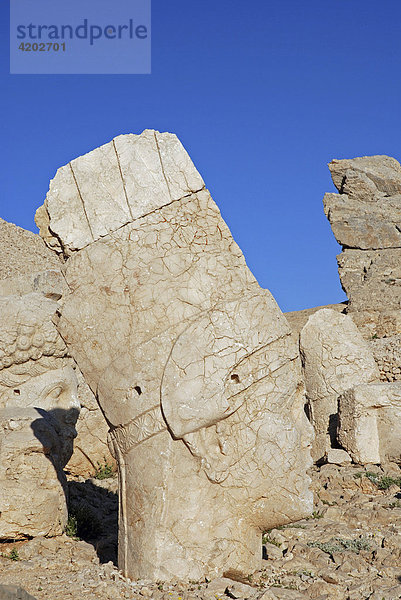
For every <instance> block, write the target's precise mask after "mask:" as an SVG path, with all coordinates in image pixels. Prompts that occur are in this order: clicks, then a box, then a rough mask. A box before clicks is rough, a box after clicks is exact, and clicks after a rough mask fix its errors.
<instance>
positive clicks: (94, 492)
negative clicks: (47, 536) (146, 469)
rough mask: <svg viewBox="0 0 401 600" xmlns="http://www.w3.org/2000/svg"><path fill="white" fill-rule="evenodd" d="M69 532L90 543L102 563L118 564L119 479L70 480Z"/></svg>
mask: <svg viewBox="0 0 401 600" xmlns="http://www.w3.org/2000/svg"><path fill="white" fill-rule="evenodd" d="M68 515H69V516H68V524H67V531H66V533H67V535H69V536H71V537H75V538H79V539H81V540H84V541H85V542H87V543H89V544H91V545H92V546H93V547H94V548H95V550H96V553H97V555H98V557H99V560H100V562H101V563H107V562H109V561H112V562H113V563H114V564H115V565H117V540H118V493H117V480H116V479H114V478H113V479H109V480H103V481H97V480H96V479H88V480H86V481H82V482H81V481H69V482H68Z"/></svg>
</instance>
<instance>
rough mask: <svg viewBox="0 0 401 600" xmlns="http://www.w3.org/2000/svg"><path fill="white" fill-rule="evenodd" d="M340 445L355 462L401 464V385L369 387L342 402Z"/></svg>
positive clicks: (349, 393) (354, 391) (352, 392)
mask: <svg viewBox="0 0 401 600" xmlns="http://www.w3.org/2000/svg"><path fill="white" fill-rule="evenodd" d="M338 436H339V440H340V442H341V444H342V445H343V446H344V448H346V450H348V452H349V453H350V455H351V456H352V458H353V460H354V462H356V463H359V464H368V463H376V464H379V463H386V462H395V463H399V464H400V463H401V444H400V440H401V383H400V382H396V383H369V384H364V385H359V386H356V387H355V388H353V389H350V390H347V391H346V392H345V393H344V394H342V395H341V396H340V398H339V431H338Z"/></svg>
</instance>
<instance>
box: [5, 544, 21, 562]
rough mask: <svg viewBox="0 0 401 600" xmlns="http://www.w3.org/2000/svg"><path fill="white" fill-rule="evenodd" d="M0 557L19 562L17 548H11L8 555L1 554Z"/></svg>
mask: <svg viewBox="0 0 401 600" xmlns="http://www.w3.org/2000/svg"><path fill="white" fill-rule="evenodd" d="M1 556H2V557H3V558H9V559H10V560H15V561H16V560H19V554H18V550H17V548H16V547H15V546H14V548H12V549H11V550H10V552H9V553H8V554H5V553H4V552H2V553H1Z"/></svg>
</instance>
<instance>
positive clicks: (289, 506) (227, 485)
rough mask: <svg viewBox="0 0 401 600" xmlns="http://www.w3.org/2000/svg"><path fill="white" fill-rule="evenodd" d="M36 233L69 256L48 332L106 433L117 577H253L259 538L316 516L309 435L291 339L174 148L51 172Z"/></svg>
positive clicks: (132, 143) (168, 143) (144, 149)
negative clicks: (115, 467)
mask: <svg viewBox="0 0 401 600" xmlns="http://www.w3.org/2000/svg"><path fill="white" fill-rule="evenodd" d="M38 221H39V223H42V224H43V225H42V235H44V237H45V238H46V237H47V238H48V236H49V227H48V225H50V230H51V231H53V232H55V233H56V234H57V240H58V243H59V244H60V248H61V249H62V252H63V254H64V255H65V256H69V258H68V260H67V262H66V265H65V275H66V280H67V283H68V286H69V289H70V294H69V295H66V296H65V297H64V298H63V300H64V305H63V308H62V311H61V316H60V319H59V321H58V324H57V326H58V329H59V331H60V332H61V334H62V336H63V338H64V340H65V341H66V343H67V346H68V349H69V352H70V353H71V355H72V356H73V357H74V359H75V360H76V362H77V363H78V365H79V367H80V369H81V371H82V373H83V375H84V377H85V380H86V381H87V382H88V383H89V385H90V387H91V389H92V391H93V392H95V393H96V396H97V398H98V399H99V402H100V404H101V406H102V410H103V411H104V413H105V415H106V418H107V420H108V422H109V423H110V425H111V436H110V445H111V446H112V447H113V449H114V452H115V455H116V457H117V460H118V464H119V476H120V489H121V504H120V523H119V564H120V567H121V568H122V569H123V570H124V571H125V572H126V573H127V574H128V575H129V576H130V577H132V578H141V577H148V578H151V579H153V580H168V579H172V578H174V577H177V578H179V579H184V580H185V579H186V580H188V579H193V580H198V579H199V578H201V577H202V576H204V575H205V574H207V573H213V574H214V575H220V574H222V573H223V572H225V573H229V572H236V573H242V574H249V573H250V572H252V571H253V570H254V569H256V568H257V566H258V565H259V561H260V536H261V533H262V531H263V530H265V529H267V528H270V527H273V526H275V525H280V524H283V523H288V522H289V521H292V520H296V519H299V518H301V517H302V516H305V515H307V514H309V513H310V511H311V508H312V496H311V493H310V491H309V483H310V480H309V478H308V477H307V476H306V469H307V468H308V467H309V465H310V464H311V459H310V444H311V435H312V433H311V427H310V425H309V423H308V421H307V419H306V417H305V414H304V411H303V405H304V394H303V386H302V384H301V376H300V369H299V361H298V352H297V349H296V347H295V345H294V344H293V342H292V340H291V332H290V328H289V326H288V324H287V322H286V320H285V318H284V316H283V315H282V313H281V311H280V310H279V308H278V306H277V304H276V303H275V301H274V299H273V298H272V296H271V294H270V293H269V292H268V291H267V290H262V289H261V288H260V287H259V285H258V283H257V281H256V280H255V278H254V277H253V276H252V274H251V273H250V271H249V269H248V268H247V266H246V263H245V260H244V257H243V256H242V253H241V251H240V249H239V248H238V246H237V245H236V244H235V242H234V241H233V239H232V237H231V235H230V232H229V230H228V228H227V226H226V224H225V223H224V221H223V220H222V218H221V216H220V213H219V210H218V208H217V207H216V205H215V204H214V202H213V200H212V199H211V197H210V195H209V193H208V191H207V190H206V189H205V187H204V183H203V181H202V179H201V177H200V175H199V174H198V173H197V171H196V169H195V167H194V166H193V164H192V162H191V160H190V158H189V157H188V155H187V154H186V152H185V150H184V148H183V147H182V146H181V144H180V142H179V141H178V139H177V138H176V137H175V136H174V135H172V134H165V133H162V134H160V133H159V132H154V131H145V132H144V133H143V134H141V135H140V136H134V135H128V136H120V137H119V138H116V139H115V140H114V141H113V142H110V143H109V144H106V145H105V146H103V147H101V148H98V149H97V150H95V151H93V152H91V153H89V154H88V155H86V156H84V157H81V158H78V159H76V160H75V161H72V163H71V164H70V165H68V166H66V167H62V168H61V169H60V170H59V171H58V172H57V174H56V177H55V178H54V180H53V181H52V182H51V184H50V190H49V194H48V195H47V198H46V202H45V206H44V208H42V209H41V210H40V211H39V217H38ZM46 222H47V224H48V225H47V226H46Z"/></svg>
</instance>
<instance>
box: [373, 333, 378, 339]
mask: <svg viewBox="0 0 401 600" xmlns="http://www.w3.org/2000/svg"><path fill="white" fill-rule="evenodd" d="M371 339H372V340H377V339H379V336H378V335H377V333H374V334H373V335H372V337H371Z"/></svg>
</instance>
